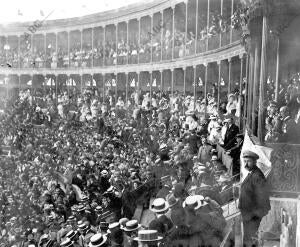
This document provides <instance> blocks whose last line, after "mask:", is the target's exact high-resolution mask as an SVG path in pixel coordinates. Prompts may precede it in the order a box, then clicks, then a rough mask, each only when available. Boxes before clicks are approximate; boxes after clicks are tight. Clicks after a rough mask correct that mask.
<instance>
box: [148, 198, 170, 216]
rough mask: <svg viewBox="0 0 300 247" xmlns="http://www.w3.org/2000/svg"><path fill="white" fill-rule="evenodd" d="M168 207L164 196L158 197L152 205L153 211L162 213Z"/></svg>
mask: <svg viewBox="0 0 300 247" xmlns="http://www.w3.org/2000/svg"><path fill="white" fill-rule="evenodd" d="M168 209H169V205H168V203H167V202H166V201H165V199H163V198H156V199H155V200H154V201H153V203H152V205H151V211H153V212H155V213H161V212H164V211H167V210H168Z"/></svg>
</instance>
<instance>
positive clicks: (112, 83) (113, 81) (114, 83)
mask: <svg viewBox="0 0 300 247" xmlns="http://www.w3.org/2000/svg"><path fill="white" fill-rule="evenodd" d="M111 85H112V86H113V87H116V86H117V83H116V80H115V79H112V80H111Z"/></svg>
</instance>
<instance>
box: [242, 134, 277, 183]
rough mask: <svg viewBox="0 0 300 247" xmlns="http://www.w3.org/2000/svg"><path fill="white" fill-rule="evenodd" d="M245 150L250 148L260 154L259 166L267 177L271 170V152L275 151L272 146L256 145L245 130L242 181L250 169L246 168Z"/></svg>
mask: <svg viewBox="0 0 300 247" xmlns="http://www.w3.org/2000/svg"><path fill="white" fill-rule="evenodd" d="M245 150H250V151H252V152H255V153H256V154H258V156H259V159H258V160H257V166H258V167H259V169H261V171H262V172H263V173H264V175H265V176H266V177H267V176H268V175H269V173H270V171H271V165H272V163H271V153H272V151H273V149H272V148H268V147H264V146H260V145H255V144H254V143H253V141H252V140H251V138H250V136H249V135H248V132H247V131H246V132H245V137H244V143H243V147H242V151H241V181H243V180H244V179H245V178H246V177H247V174H248V171H247V170H246V169H245V165H244V162H243V159H242V155H243V152H244V151H245Z"/></svg>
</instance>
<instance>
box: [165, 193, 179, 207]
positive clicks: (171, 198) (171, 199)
mask: <svg viewBox="0 0 300 247" xmlns="http://www.w3.org/2000/svg"><path fill="white" fill-rule="evenodd" d="M178 201H179V199H177V198H176V197H175V196H174V195H173V194H169V195H167V202H168V204H169V207H170V208H171V207H173V206H174V205H176V203H177V202H178Z"/></svg>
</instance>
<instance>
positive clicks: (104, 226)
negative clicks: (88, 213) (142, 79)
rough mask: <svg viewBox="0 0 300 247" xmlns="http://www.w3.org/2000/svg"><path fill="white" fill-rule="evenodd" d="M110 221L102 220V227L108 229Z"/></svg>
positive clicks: (104, 229)
mask: <svg viewBox="0 0 300 247" xmlns="http://www.w3.org/2000/svg"><path fill="white" fill-rule="evenodd" d="M108 226H109V223H107V222H105V221H102V222H100V229H101V230H103V231H106V230H107V229H108Z"/></svg>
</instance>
